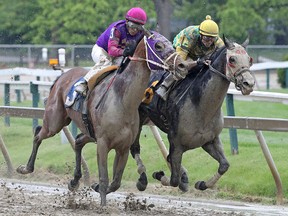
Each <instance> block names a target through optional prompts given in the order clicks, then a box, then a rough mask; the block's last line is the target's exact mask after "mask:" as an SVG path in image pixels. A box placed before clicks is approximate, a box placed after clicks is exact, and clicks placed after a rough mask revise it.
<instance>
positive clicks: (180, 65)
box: [178, 63, 186, 70]
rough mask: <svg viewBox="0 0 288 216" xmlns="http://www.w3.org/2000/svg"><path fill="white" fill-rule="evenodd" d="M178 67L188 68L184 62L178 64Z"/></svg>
mask: <svg viewBox="0 0 288 216" xmlns="http://www.w3.org/2000/svg"><path fill="white" fill-rule="evenodd" d="M178 67H179V69H182V70H183V69H186V66H185V65H184V64H182V63H180V64H179V65H178Z"/></svg>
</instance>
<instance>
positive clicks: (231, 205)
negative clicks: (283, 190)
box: [0, 178, 288, 216]
mask: <svg viewBox="0 0 288 216" xmlns="http://www.w3.org/2000/svg"><path fill="white" fill-rule="evenodd" d="M119 191H120V192H115V193H111V194H109V195H107V206H106V207H100V197H99V195H98V193H96V192H94V191H92V190H91V189H90V188H88V187H82V188H80V189H79V190H78V191H77V192H74V193H72V192H70V191H69V190H68V189H67V187H65V186H64V185H57V184H50V183H49V184H47V183H41V184H40V183H36V182H30V181H20V180H14V179H13V180H11V179H3V178H2V179H1V178H0V198H1V199H0V215H3V216H4V215H5V216H9V215H17V216H18V215H19V216H22V215H27V216H28V215H29V216H30V215H31V216H32V215H33V216H34V215H35V216H36V215H37V216H38V215H53V216H54V215H71V216H74V215H83V216H84V215H157V216H158V215H165V216H170V215H171V216H172V215H192V216H194V215H200V216H204V215H205V216H206V215H213V216H220V215H221V216H222V215H229V216H230V215H238V216H240V215H241V216H248V215H249V216H250V215H251V216H252V215H253V216H254V215H261V216H265V215H267V216H274V215H275V216H276V215H277V216H278V215H288V207H287V206H264V205H260V204H251V203H243V202H234V201H223V200H216V199H209V198H208V199H205V198H203V197H202V198H195V197H194V198H190V197H187V196H185V197H184V196H183V197H179V196H167V195H165V196H161V195H152V194H148V193H143V192H136V191H135V193H134V192H130V191H128V192H124V191H123V190H122V191H121V190H119Z"/></svg>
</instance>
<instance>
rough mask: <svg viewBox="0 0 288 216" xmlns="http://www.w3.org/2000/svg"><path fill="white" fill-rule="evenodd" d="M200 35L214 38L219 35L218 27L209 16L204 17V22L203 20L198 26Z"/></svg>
mask: <svg viewBox="0 0 288 216" xmlns="http://www.w3.org/2000/svg"><path fill="white" fill-rule="evenodd" d="M199 31H200V34H202V35H206V36H212V37H216V36H218V33H219V28H218V25H217V24H216V23H215V22H214V21H213V20H212V19H211V16H210V15H207V16H206V20H204V21H203V22H202V23H201V24H200V26H199Z"/></svg>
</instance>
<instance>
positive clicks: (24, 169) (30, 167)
mask: <svg viewBox="0 0 288 216" xmlns="http://www.w3.org/2000/svg"><path fill="white" fill-rule="evenodd" d="M40 131H41V133H40ZM41 134H45V133H43V128H42V127H41V126H37V127H36V128H35V132H34V140H33V148H32V153H31V155H30V158H29V160H28V163H27V165H26V166H25V165H20V166H19V167H18V168H17V169H16V171H17V172H18V173H20V174H28V173H32V172H33V171H34V164H35V160H36V156H37V152H38V148H39V146H40V144H41V142H42V140H43V139H44V138H47V136H44V135H41Z"/></svg>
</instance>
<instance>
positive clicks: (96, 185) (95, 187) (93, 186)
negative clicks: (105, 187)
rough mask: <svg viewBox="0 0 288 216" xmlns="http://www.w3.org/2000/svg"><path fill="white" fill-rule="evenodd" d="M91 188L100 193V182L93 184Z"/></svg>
mask: <svg viewBox="0 0 288 216" xmlns="http://www.w3.org/2000/svg"><path fill="white" fill-rule="evenodd" d="M91 188H92V189H93V190H94V191H96V192H98V193H99V184H98V183H94V184H92V185H91Z"/></svg>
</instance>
